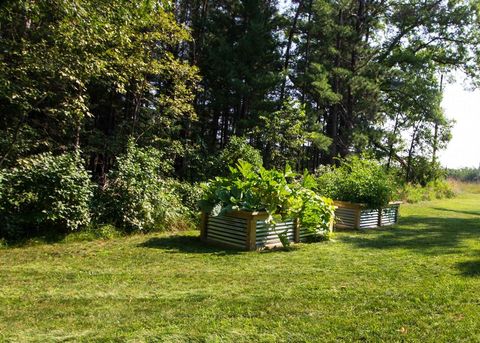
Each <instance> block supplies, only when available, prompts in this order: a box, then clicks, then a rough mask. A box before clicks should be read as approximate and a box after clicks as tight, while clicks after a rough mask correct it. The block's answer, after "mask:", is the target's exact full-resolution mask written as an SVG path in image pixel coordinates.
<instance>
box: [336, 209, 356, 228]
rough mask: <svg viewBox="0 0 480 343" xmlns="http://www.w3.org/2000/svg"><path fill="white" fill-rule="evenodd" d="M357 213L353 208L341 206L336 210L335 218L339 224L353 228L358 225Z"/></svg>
mask: <svg viewBox="0 0 480 343" xmlns="http://www.w3.org/2000/svg"><path fill="white" fill-rule="evenodd" d="M355 213H356V210H355V209H353V208H344V207H339V208H337V209H336V210H335V220H336V222H337V224H340V225H344V226H345V227H349V228H352V229H353V228H355V225H356V222H355Z"/></svg>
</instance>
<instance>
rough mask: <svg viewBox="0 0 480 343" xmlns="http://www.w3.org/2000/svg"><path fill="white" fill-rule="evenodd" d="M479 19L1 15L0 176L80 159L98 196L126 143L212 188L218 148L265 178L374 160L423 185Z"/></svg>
mask: <svg viewBox="0 0 480 343" xmlns="http://www.w3.org/2000/svg"><path fill="white" fill-rule="evenodd" d="M478 11H479V5H478V0H458V1H446V0H422V1H419V0H392V1H383V0H381V1H380V0H378V1H377V0H346V1H338V0H292V1H287V2H284V1H282V2H277V1H275V0H268V1H267V0H188V1H187V0H175V1H161V0H156V1H155V0H141V1H126V0H121V1H111V0H76V1H74V0H67V1H60V0H53V1H47V0H39V1H32V0H20V1H13V0H6V1H3V2H2V3H1V4H0V133H1V134H0V167H1V168H9V167H11V166H14V165H15V164H16V163H17V161H18V160H19V159H20V158H25V157H29V156H32V155H34V154H38V153H43V152H46V151H50V152H53V153H54V154H60V153H63V152H68V151H79V152H81V154H82V155H81V156H82V157H83V160H84V162H85V165H86V166H87V168H88V169H89V170H90V171H91V172H92V175H93V177H94V179H95V180H97V181H98V182H99V183H100V184H103V183H104V179H105V175H107V172H108V171H109V170H110V169H111V168H112V166H114V164H115V163H116V160H117V157H118V156H120V155H121V154H122V153H125V151H126V147H127V142H128V141H129V140H131V139H133V141H134V142H135V143H136V144H138V145H139V146H141V147H151V148H155V149H158V150H161V151H162V156H164V159H165V160H166V161H168V162H169V163H170V164H171V165H172V166H173V167H174V168H173V169H172V172H171V175H170V176H176V177H178V178H180V179H188V180H201V179H206V178H208V177H211V176H212V175H213V174H215V173H217V171H218V170H220V169H222V170H223V169H225V168H224V167H225V166H216V165H215V164H218V158H217V156H220V155H221V154H222V151H223V150H224V149H225V147H227V149H228V152H229V154H230V152H234V151H235V150H242V151H243V150H245V147H244V146H243V145H244V144H250V145H251V146H252V147H253V148H256V149H258V150H259V154H260V156H262V159H263V163H264V165H265V166H266V167H281V168H283V167H284V166H285V165H286V164H290V165H292V167H294V168H295V169H299V170H300V169H304V168H308V169H310V170H313V169H316V168H317V167H318V166H319V165H321V164H331V163H334V162H335V161H336V159H335V158H336V157H337V156H341V157H344V156H347V155H350V154H354V153H360V152H370V153H371V154H373V155H374V156H376V158H378V159H379V160H381V161H382V162H384V163H385V164H386V165H387V167H388V168H395V169H396V170H398V169H400V170H401V175H402V176H403V177H404V179H405V180H406V181H418V180H422V181H421V182H427V181H428V179H429V178H435V177H436V176H435V175H438V173H437V172H436V169H438V168H437V166H438V161H437V156H438V151H439V150H441V149H443V148H444V147H445V146H446V144H447V143H448V141H449V139H450V137H451V134H450V128H451V125H452V123H451V122H449V121H448V120H447V119H446V118H445V116H444V114H443V112H442V110H441V107H440V102H441V96H442V90H441V89H442V83H445V82H447V80H448V79H449V77H448V76H449V74H450V73H451V72H453V71H458V70H462V71H464V72H465V73H467V75H469V76H470V77H471V80H473V81H474V82H475V81H476V80H477V76H478V75H477V72H478V61H479V57H478V51H477V49H478V48H477V47H478V46H480V45H479V30H478V28H479V27H480V26H479V19H478V18H479V17H478ZM233 137H242V139H241V140H239V139H235V138H233ZM232 138H233V140H232ZM231 140H232V142H231V143H229V142H230V141H231ZM236 142H237V143H238V144H241V145H242V146H240V147H239V149H236V148H235V146H233V145H234V144H236ZM247 150H248V149H247ZM245 151H246V150H245ZM232 156H233V155H232Z"/></svg>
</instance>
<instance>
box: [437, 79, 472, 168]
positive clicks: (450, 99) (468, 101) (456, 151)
mask: <svg viewBox="0 0 480 343" xmlns="http://www.w3.org/2000/svg"><path fill="white" fill-rule="evenodd" d="M442 108H443V110H444V111H445V114H446V116H447V117H448V118H451V119H455V120H456V124H455V126H454V127H453V131H452V135H453V137H452V140H451V141H450V143H449V144H448V147H447V149H446V150H444V151H442V152H441V153H440V154H439V156H440V162H441V163H442V165H443V166H444V167H448V168H462V167H478V166H479V165H480V90H478V89H477V90H475V91H468V90H465V89H464V86H463V85H462V82H460V81H457V82H455V83H451V84H447V85H446V86H445V89H444V92H443V101H442Z"/></svg>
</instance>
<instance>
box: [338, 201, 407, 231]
mask: <svg viewBox="0 0 480 343" xmlns="http://www.w3.org/2000/svg"><path fill="white" fill-rule="evenodd" d="M334 203H335V207H336V209H335V228H338V229H368V228H375V227H379V226H388V225H394V224H396V223H397V222H398V209H399V207H400V204H401V203H402V202H401V201H396V202H390V203H389V204H388V205H387V206H384V207H381V208H369V207H368V206H367V205H365V204H358V203H352V202H346V201H335V202H334Z"/></svg>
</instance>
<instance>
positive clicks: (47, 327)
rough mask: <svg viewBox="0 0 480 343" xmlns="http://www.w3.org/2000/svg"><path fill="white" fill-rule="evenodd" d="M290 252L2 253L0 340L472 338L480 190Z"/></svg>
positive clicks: (102, 244)
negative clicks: (385, 223) (382, 226)
mask: <svg viewBox="0 0 480 343" xmlns="http://www.w3.org/2000/svg"><path fill="white" fill-rule="evenodd" d="M462 187H463V188H462V191H463V193H461V194H459V196H458V197H457V198H455V199H449V200H439V201H432V202H428V203H420V204H416V205H406V206H404V207H403V208H402V212H401V214H402V218H401V222H400V224H399V225H398V226H397V227H395V228H389V229H382V230H368V231H367V232H343V233H338V234H337V235H336V238H335V241H333V242H328V243H315V244H303V245H298V246H297V247H296V249H294V250H292V251H288V252H285V251H274V252H253V253H247V252H236V251H233V250H223V249H218V248H213V247H206V246H204V245H202V244H201V243H200V242H199V241H198V239H197V236H198V232H186V233H182V234H179V235H172V236H169V235H164V234H152V235H145V236H142V235H136V236H132V237H128V238H118V239H113V240H110V241H93V242H82V243H62V244H52V245H38V246H31V247H25V248H9V249H1V250H0V341H2V340H3V341H8V342H10V341H18V342H28V341H38V342H45V341H46V342H49V341H75V342H77V341H128V340H132V341H166V342H274V341H275V342H299V341H300V342H301V341H309V342H325V341H347V342H351V341H368V342H371V341H383V342H396V341H416V342H458V341H478V340H479V337H480V186H479V185H475V186H465V185H463V186H462Z"/></svg>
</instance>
